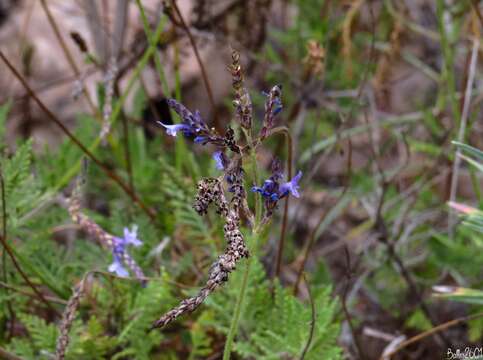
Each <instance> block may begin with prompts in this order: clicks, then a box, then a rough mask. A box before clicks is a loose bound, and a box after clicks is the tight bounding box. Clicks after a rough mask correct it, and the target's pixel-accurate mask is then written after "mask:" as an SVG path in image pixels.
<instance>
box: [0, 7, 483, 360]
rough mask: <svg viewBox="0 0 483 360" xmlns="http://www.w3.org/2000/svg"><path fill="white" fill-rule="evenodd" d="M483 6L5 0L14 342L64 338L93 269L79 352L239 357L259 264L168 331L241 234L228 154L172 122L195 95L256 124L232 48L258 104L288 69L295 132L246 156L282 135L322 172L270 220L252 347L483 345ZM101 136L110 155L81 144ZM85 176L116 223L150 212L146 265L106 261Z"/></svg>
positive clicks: (212, 113)
mask: <svg viewBox="0 0 483 360" xmlns="http://www.w3.org/2000/svg"><path fill="white" fill-rule="evenodd" d="M482 12H483V2H481V1H478V0H404V1H394V0H340V1H334V0H332V1H331V0H248V1H240V0H220V1H215V0H178V1H176V2H173V1H159V0H143V1H128V0H118V1H112V0H98V1H94V0H77V1H60V0H6V1H2V2H0V43H1V54H2V62H1V64H2V66H0V72H1V76H0V88H1V89H2V91H1V95H0V97H1V100H0V104H1V107H0V149H1V151H2V160H1V177H0V180H1V190H2V191H1V195H2V201H1V203H2V206H1V208H2V213H1V215H2V220H3V221H2V223H1V229H2V233H1V240H2V245H3V246H2V249H1V269H0V304H1V306H0V309H1V310H0V357H2V356H3V357H5V358H6V359H18V358H24V359H51V358H55V355H54V354H55V347H56V340H57V337H58V335H59V330H58V327H59V323H60V322H61V315H62V313H63V311H64V309H65V308H66V304H67V301H68V300H69V298H71V296H72V293H73V289H74V288H76V287H78V286H79V284H80V283H82V286H83V295H82V298H81V300H80V305H79V308H78V309H77V311H76V312H75V319H74V322H73V325H72V328H71V329H70V337H71V339H70V344H69V347H68V351H67V355H66V358H67V359H221V358H222V356H223V348H224V344H225V339H226V335H227V333H228V332H229V328H230V323H231V321H232V320H231V319H232V316H233V311H234V308H235V304H236V302H237V299H238V296H239V288H240V286H242V285H241V282H242V274H241V273H242V271H236V272H234V273H233V275H232V276H231V278H230V280H229V281H228V283H227V284H226V285H225V286H224V287H223V288H222V289H220V290H219V291H217V293H216V294H214V295H213V296H212V297H210V298H208V299H207V301H206V303H205V304H204V305H202V306H201V307H200V308H199V309H198V310H197V311H196V312H194V313H193V314H191V315H187V316H184V317H182V318H180V319H178V320H177V321H176V322H174V323H173V324H171V325H170V326H168V327H167V328H165V329H163V330H162V331H151V332H148V329H149V327H150V325H151V323H152V322H153V321H154V320H156V319H157V318H158V317H159V316H160V315H162V314H163V313H164V312H166V311H168V310H169V309H170V308H171V307H172V306H174V305H175V304H177V303H178V302H179V300H180V299H182V298H184V297H186V296H189V295H193V294H195V293H196V291H197V289H199V288H200V287H201V286H203V284H204V283H205V281H206V274H207V273H208V269H209V267H210V265H211V264H212V263H213V261H214V260H215V259H216V254H219V253H221V252H222V251H223V248H224V244H223V232H222V227H223V223H222V221H221V220H220V219H218V218H217V217H216V216H214V215H215V214H214V213H213V214H211V213H210V214H209V216H208V218H201V217H199V216H198V215H197V214H196V212H195V210H194V209H193V208H192V201H193V197H194V195H195V190H196V183H197V182H198V180H199V179H200V178H201V177H206V176H218V175H217V170H216V169H215V164H214V161H213V160H212V158H211V154H212V152H213V148H211V147H210V145H207V146H204V147H203V146H199V145H195V144H193V143H192V142H190V141H185V140H183V139H181V138H179V137H178V139H176V141H174V138H172V137H169V136H166V134H165V131H163V129H162V128H160V127H159V126H158V125H156V121H159V120H161V121H163V122H164V123H176V122H179V119H178V117H177V116H174V113H173V114H171V113H170V111H169V108H168V106H167V103H166V99H167V98H176V99H178V100H181V101H182V102H183V103H184V104H185V105H186V106H187V107H188V108H190V109H191V110H193V111H194V110H196V109H199V110H200V112H201V114H202V116H203V118H204V119H206V120H207V122H208V123H209V125H210V126H212V127H214V128H216V129H217V130H219V131H220V132H224V130H225V129H226V128H227V126H228V125H229V124H231V126H232V127H234V128H235V129H236V130H237V124H236V123H234V121H233V105H232V100H233V90H232V83H231V82H232V80H231V75H230V72H229V71H228V70H227V66H228V65H229V64H230V63H231V61H232V60H231V52H232V49H236V50H237V51H238V52H239V53H240V54H241V63H242V65H243V69H244V74H245V81H246V85H247V87H248V89H249V91H250V95H251V97H252V100H253V103H254V112H255V118H258V119H261V118H263V111H264V96H263V95H262V93H261V92H262V91H268V90H269V89H270V88H271V87H272V86H273V85H275V84H281V85H282V88H283V97H282V100H283V112H282V113H281V114H280V115H279V116H278V118H277V124H276V125H277V126H286V127H287V128H289V131H290V134H291V142H290V143H288V146H287V139H286V138H284V137H283V136H280V137H272V138H270V139H268V141H267V142H266V143H265V144H264V148H263V150H262V151H261V152H259V153H258V157H257V163H258V165H257V164H253V163H250V164H248V167H247V170H249V169H251V168H252V167H253V166H258V167H259V169H260V171H261V173H262V178H264V179H265V178H267V177H268V176H269V174H270V162H271V160H272V158H273V157H274V156H276V157H278V158H280V159H282V160H283V161H284V162H285V163H287V162H290V161H291V166H292V168H293V169H297V170H298V169H300V170H302V171H303V177H302V179H301V182H300V187H301V195H302V196H301V197H300V198H299V199H294V198H292V199H290V202H289V203H288V207H287V210H285V204H284V203H281V205H280V206H279V209H278V210H277V211H276V212H275V215H274V218H273V220H272V223H271V225H270V226H269V228H268V229H267V230H266V231H265V232H263V233H262V234H260V238H259V239H257V243H258V244H259V250H258V251H257V252H256V255H254V262H253V264H252V270H251V273H250V277H249V283H248V286H247V294H246V298H245V301H244V304H243V306H242V315H241V320H240V324H239V329H238V334H237V337H236V340H235V344H234V347H233V353H232V354H231V356H232V358H234V359H298V358H306V359H442V358H445V357H446V356H447V354H449V352H448V351H452V352H456V351H457V349H461V351H464V349H465V348H466V347H469V348H472V349H478V347H479V349H481V347H482V346H483V342H482V339H483V313H481V312H482V308H481V306H482V304H483V292H482V291H481V290H483V282H482V279H483V277H482V275H483V271H482V269H483V267H482V266H481V265H482V264H483V251H482V246H483V241H482V240H483V236H482V233H483V213H482V209H483V194H482V184H483V155H482V153H481V151H479V150H478V149H483V136H482V135H483V76H482V71H481V70H482V58H483V56H482V55H483V52H482V49H483V48H482V43H481V39H482V38H481V31H482V26H483V18H482ZM20 79H22V80H23V81H24V83H23V84H22V82H21V81H20ZM255 127H257V128H259V127H261V122H260V123H258V124H255ZM68 132H70V133H71V136H70V137H69V136H67V135H66V134H67V133H68ZM103 133H104V134H105V133H108V135H107V136H104V135H103ZM287 149H290V151H288V150H287ZM86 150H87V151H89V152H90V153H92V154H93V155H94V156H95V158H96V159H97V160H98V162H97V163H96V161H92V159H91V161H90V162H89V164H88V166H87V167H85V166H83V165H82V159H83V158H84V157H85V155H86ZM286 167H287V166H286ZM286 170H287V169H286ZM249 173H250V171H249ZM78 176H82V177H84V178H85V179H86V184H85V186H84V194H83V204H84V206H85V209H86V210H85V211H86V213H88V214H89V216H90V217H91V218H92V219H94V220H95V221H96V222H97V223H98V224H99V225H101V226H102V227H103V228H104V229H106V230H107V231H109V232H110V233H112V234H118V235H120V234H122V232H123V228H124V227H128V226H129V227H130V226H131V225H132V224H137V225H138V227H139V238H140V239H142V240H143V242H144V244H143V246H142V247H139V248H136V249H133V251H132V256H133V257H134V258H135V259H136V261H137V262H138V264H139V265H140V266H141V268H142V269H143V270H144V271H145V273H146V275H147V276H148V277H149V282H148V285H147V286H146V287H142V286H141V284H139V283H138V282H136V280H135V279H131V278H118V277H115V276H114V275H113V274H110V273H109V272H107V267H108V265H109V264H110V263H111V254H110V253H109V252H108V251H105V250H104V249H102V248H101V247H100V246H99V244H97V243H96V242H95V241H94V240H93V239H92V238H91V237H89V236H88V235H87V234H86V233H85V232H83V231H81V230H80V229H79V228H78V227H77V225H75V224H74V223H73V222H72V221H71V219H70V217H69V213H68V212H67V210H66V208H65V204H64V203H65V201H64V200H65V197H67V196H69V194H70V193H71V190H72V184H73V182H74V180H75V178H76V177H78ZM246 185H247V190H248V189H249V188H250V187H251V186H252V185H254V184H253V179H252V178H249V180H248V181H247V183H246ZM248 200H249V204H250V205H253V204H254V195H253V194H252V193H250V194H249V198H248ZM285 201H288V200H285ZM448 202H449V204H450V205H451V206H448ZM478 209H479V210H478ZM285 211H287V212H286V213H285ZM285 216H286V219H285V220H284V217H285ZM251 240H252V239H250V238H249V239H248V242H249V244H250V241H251ZM243 266H245V265H243V264H242V265H241V266H240V268H243ZM450 321H452V322H450ZM476 354H477V355H483V354H482V353H481V352H479V353H478V352H476ZM225 356H226V355H225Z"/></svg>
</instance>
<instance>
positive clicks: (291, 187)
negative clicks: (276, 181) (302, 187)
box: [280, 170, 302, 198]
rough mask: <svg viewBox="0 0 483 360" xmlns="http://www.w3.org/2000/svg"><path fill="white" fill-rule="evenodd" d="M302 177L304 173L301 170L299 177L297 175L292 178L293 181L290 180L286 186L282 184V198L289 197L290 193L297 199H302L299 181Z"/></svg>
mask: <svg viewBox="0 0 483 360" xmlns="http://www.w3.org/2000/svg"><path fill="white" fill-rule="evenodd" d="M301 177H302V171H300V170H299V172H298V173H297V175H295V176H294V177H293V178H292V180H290V181H289V182H286V183H285V184H282V185H281V186H280V193H281V194H282V195H281V197H284V196H286V195H288V193H291V194H292V195H293V196H295V197H296V198H298V197H300V194H299V180H300V178H301Z"/></svg>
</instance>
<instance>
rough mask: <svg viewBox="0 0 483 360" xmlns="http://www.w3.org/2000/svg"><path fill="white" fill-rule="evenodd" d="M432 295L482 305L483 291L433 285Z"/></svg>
mask: <svg viewBox="0 0 483 360" xmlns="http://www.w3.org/2000/svg"><path fill="white" fill-rule="evenodd" d="M433 291H434V293H433V296H435V297H440V298H443V299H448V300H454V301H459V302H464V303H468V304H477V305H483V291H481V290H476V289H469V288H463V287H459V286H444V285H440V286H433Z"/></svg>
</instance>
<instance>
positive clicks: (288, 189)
mask: <svg viewBox="0 0 483 360" xmlns="http://www.w3.org/2000/svg"><path fill="white" fill-rule="evenodd" d="M301 177H302V172H301V171H299V172H298V173H297V175H295V176H294V177H293V178H292V180H290V181H289V182H286V183H283V184H280V179H281V178H282V175H281V173H274V174H272V176H270V177H269V178H268V179H267V180H265V182H264V183H263V185H262V186H254V187H252V191H253V192H259V193H260V194H261V195H262V196H263V197H264V198H265V200H266V201H270V202H277V201H279V200H280V199H283V198H284V197H286V196H287V195H289V194H292V196H295V197H297V198H298V197H300V193H299V184H298V182H299V180H300V178H301Z"/></svg>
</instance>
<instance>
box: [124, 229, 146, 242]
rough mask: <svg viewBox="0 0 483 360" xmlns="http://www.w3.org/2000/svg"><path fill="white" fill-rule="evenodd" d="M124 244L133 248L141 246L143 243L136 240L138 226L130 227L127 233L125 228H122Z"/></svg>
mask: <svg viewBox="0 0 483 360" xmlns="http://www.w3.org/2000/svg"><path fill="white" fill-rule="evenodd" d="M124 244H125V245H128V244H129V245H133V246H141V245H142V244H143V242H142V241H141V240H139V239H138V226H137V225H136V224H134V225H133V226H132V230H131V231H129V229H128V228H127V227H125V228H124Z"/></svg>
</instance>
